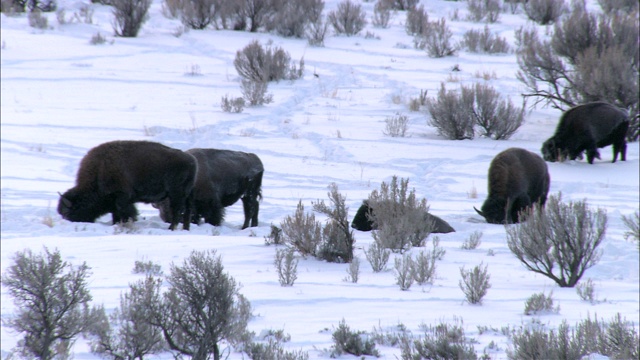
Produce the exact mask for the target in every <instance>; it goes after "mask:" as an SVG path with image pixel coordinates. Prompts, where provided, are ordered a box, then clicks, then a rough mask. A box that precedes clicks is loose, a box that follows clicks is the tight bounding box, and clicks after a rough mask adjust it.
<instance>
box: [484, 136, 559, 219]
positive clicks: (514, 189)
mask: <svg viewBox="0 0 640 360" xmlns="http://www.w3.org/2000/svg"><path fill="white" fill-rule="evenodd" d="M488 180H489V183H488V190H489V194H488V196H487V199H486V200H485V202H484V204H483V205H482V210H478V209H476V208H475V207H474V209H475V210H476V211H477V212H478V214H480V215H481V216H483V217H484V218H485V219H486V220H487V222H489V223H491V224H504V223H507V224H509V223H517V222H519V221H520V219H519V213H520V212H521V211H522V210H524V209H526V208H528V207H530V206H531V205H533V204H535V203H539V204H540V205H544V203H545V202H546V201H547V194H548V193H549V183H550V179H549V171H548V169H547V163H545V162H544V160H542V158H541V157H540V156H538V155H536V154H534V153H532V152H530V151H527V150H524V149H520V148H510V149H507V150H504V151H503V152H501V153H499V154H498V155H496V157H494V158H493V160H492V161H491V165H490V166H489V179H488Z"/></svg>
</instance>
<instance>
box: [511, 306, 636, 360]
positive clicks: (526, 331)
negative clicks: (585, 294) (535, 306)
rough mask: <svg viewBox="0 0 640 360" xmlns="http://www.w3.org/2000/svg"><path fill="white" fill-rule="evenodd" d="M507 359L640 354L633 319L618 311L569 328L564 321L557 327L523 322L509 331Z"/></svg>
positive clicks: (632, 355) (614, 356)
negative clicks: (606, 316)
mask: <svg viewBox="0 0 640 360" xmlns="http://www.w3.org/2000/svg"><path fill="white" fill-rule="evenodd" d="M509 340H510V341H511V345H510V346H509V349H507V357H508V358H509V359H513V360H516V359H575V360H579V359H583V358H584V357H585V356H587V355H588V354H595V353H597V354H600V355H603V356H608V357H609V358H612V359H637V358H638V356H640V342H639V340H640V339H639V337H638V332H637V331H636V330H635V328H634V326H633V323H630V322H627V321H626V320H623V319H622V318H621V316H620V314H619V313H618V314H616V316H615V317H614V318H613V319H612V320H611V321H610V322H605V321H603V320H600V321H598V320H597V319H595V320H591V319H590V318H589V317H587V319H586V320H582V321H580V322H579V323H577V324H576V325H575V326H574V327H573V328H571V327H570V326H569V325H568V324H567V322H566V321H563V322H562V323H561V324H560V326H558V328H557V329H550V330H545V329H544V327H543V326H541V325H538V326H525V327H521V328H520V329H518V330H513V331H512V332H511V334H510V335H509Z"/></svg>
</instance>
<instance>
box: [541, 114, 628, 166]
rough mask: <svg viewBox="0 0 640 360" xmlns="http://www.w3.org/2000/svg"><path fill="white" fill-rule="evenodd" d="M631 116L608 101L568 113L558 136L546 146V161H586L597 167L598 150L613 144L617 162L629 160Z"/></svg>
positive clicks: (544, 150) (543, 150)
mask: <svg viewBox="0 0 640 360" xmlns="http://www.w3.org/2000/svg"><path fill="white" fill-rule="evenodd" d="M628 128H629V118H628V116H627V114H626V113H625V112H624V111H623V110H621V109H619V108H617V107H615V106H613V105H611V104H608V103H605V102H593V103H588V104H583V105H579V106H576V107H574V108H572V109H569V110H567V111H566V112H565V113H564V114H563V115H562V117H561V118H560V121H559V123H558V127H557V128H556V132H555V134H554V135H553V136H552V137H551V138H549V139H548V140H547V141H545V142H544V143H543V144H542V149H541V152H542V156H543V157H544V159H545V160H546V161H549V162H555V161H564V160H565V159H569V160H575V159H577V158H582V153H583V152H585V151H586V153H587V161H588V162H589V164H593V161H594V159H596V158H597V159H600V153H599V152H598V148H603V147H605V146H609V145H613V160H612V161H611V162H616V160H617V159H618V154H620V160H622V161H625V160H626V159H627V140H626V135H627V129H628Z"/></svg>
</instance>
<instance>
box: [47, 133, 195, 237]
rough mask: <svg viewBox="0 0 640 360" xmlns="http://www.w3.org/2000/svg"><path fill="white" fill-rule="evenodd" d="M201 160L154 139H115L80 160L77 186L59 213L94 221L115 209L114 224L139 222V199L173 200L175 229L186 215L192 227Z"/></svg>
mask: <svg viewBox="0 0 640 360" xmlns="http://www.w3.org/2000/svg"><path fill="white" fill-rule="evenodd" d="M197 168H198V164H197V162H196V159H195V158H194V157H193V156H192V155H190V154H187V153H185V152H183V151H180V150H177V149H172V148H170V147H167V146H164V145H162V144H159V143H155V142H150V141H111V142H107V143H104V144H101V145H98V146H96V147H94V148H93V149H91V150H89V152H88V153H87V154H86V155H85V156H84V158H83V159H82V161H81V162H80V168H79V169H78V174H77V177H76V186H75V187H73V188H71V189H69V190H68V191H67V192H65V193H64V194H61V195H60V201H59V202H58V213H59V214H60V215H62V217H63V218H65V219H67V220H69V221H73V222H94V221H95V220H96V219H97V218H99V217H100V216H102V215H104V214H107V213H111V215H112V220H113V223H114V224H115V223H118V222H123V221H129V220H133V221H135V220H137V216H138V211H137V210H136V207H135V205H134V204H135V203H136V202H145V203H154V202H158V201H161V200H163V199H170V200H171V204H172V206H171V209H170V211H171V213H172V214H173V215H174V216H173V219H174V220H173V221H171V226H170V227H169V229H171V230H175V228H176V226H177V225H178V219H179V218H180V214H182V213H184V218H183V228H184V229H185V230H189V224H190V223H189V218H190V217H191V213H190V209H191V201H192V196H193V193H192V192H193V187H194V184H195V178H196V173H197Z"/></svg>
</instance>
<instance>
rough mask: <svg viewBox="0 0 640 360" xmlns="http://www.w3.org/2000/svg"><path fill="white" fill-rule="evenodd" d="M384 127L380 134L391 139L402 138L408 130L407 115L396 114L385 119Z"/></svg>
mask: <svg viewBox="0 0 640 360" xmlns="http://www.w3.org/2000/svg"><path fill="white" fill-rule="evenodd" d="M384 122H385V127H384V130H382V133H383V134H385V135H387V136H391V137H404V136H405V135H406V133H407V130H408V128H409V118H408V117H407V115H402V114H398V113H396V114H395V115H394V116H391V117H387V118H386V119H385V120H384Z"/></svg>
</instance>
